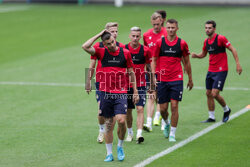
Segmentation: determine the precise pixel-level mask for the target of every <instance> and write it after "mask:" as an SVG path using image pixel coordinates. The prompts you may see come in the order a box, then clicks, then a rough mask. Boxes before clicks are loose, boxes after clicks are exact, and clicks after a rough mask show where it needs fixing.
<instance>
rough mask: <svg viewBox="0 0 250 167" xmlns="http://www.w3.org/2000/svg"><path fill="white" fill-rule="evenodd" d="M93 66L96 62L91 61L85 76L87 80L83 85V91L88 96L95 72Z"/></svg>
mask: <svg viewBox="0 0 250 167" xmlns="http://www.w3.org/2000/svg"><path fill="white" fill-rule="evenodd" d="M95 64H96V60H95V59H91V60H90V63H89V69H88V76H87V80H86V83H85V90H86V92H87V93H88V94H89V93H90V92H91V89H92V88H91V79H92V77H93V75H94V72H95Z"/></svg>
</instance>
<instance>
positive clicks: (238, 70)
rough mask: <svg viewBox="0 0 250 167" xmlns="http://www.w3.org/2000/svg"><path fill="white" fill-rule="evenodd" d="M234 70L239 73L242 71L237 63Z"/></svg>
mask: <svg viewBox="0 0 250 167" xmlns="http://www.w3.org/2000/svg"><path fill="white" fill-rule="evenodd" d="M236 71H237V73H238V74H239V75H240V74H241V73H242V67H241V66H240V64H237V66H236Z"/></svg>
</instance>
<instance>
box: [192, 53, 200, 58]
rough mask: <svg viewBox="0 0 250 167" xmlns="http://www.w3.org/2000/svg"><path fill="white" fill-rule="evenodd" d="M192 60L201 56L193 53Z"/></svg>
mask: <svg viewBox="0 0 250 167" xmlns="http://www.w3.org/2000/svg"><path fill="white" fill-rule="evenodd" d="M191 55H192V58H198V57H199V56H198V55H197V54H196V53H191Z"/></svg>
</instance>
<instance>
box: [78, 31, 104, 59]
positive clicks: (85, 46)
mask: <svg viewBox="0 0 250 167" xmlns="http://www.w3.org/2000/svg"><path fill="white" fill-rule="evenodd" d="M105 31H107V30H102V31H101V32H100V33H98V34H96V35H95V36H93V37H92V38H90V39H89V40H87V41H86V42H85V43H84V44H83V45H82V48H83V49H84V50H85V51H86V52H88V53H89V54H91V55H94V54H95V48H94V47H93V46H92V45H93V43H94V42H95V41H96V40H97V39H98V38H100V37H101V35H102V34H103V33H104V32H105Z"/></svg>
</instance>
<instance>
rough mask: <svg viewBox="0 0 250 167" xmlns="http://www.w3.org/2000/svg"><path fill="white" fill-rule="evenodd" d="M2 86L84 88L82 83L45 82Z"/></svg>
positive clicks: (9, 83)
mask: <svg viewBox="0 0 250 167" xmlns="http://www.w3.org/2000/svg"><path fill="white" fill-rule="evenodd" d="M0 85H18V86H62V87H83V86H84V85H85V84H80V83H43V82H9V81H3V82H0Z"/></svg>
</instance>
